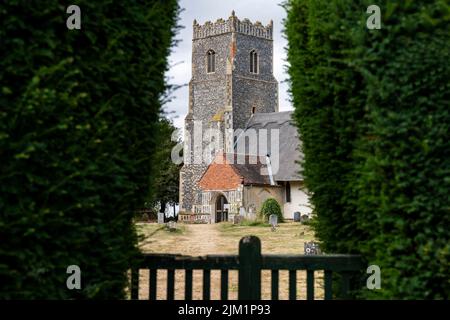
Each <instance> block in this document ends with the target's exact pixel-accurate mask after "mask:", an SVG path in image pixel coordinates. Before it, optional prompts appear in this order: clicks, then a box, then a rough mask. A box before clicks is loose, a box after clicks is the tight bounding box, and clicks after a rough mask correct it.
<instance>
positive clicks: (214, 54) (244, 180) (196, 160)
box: [179, 11, 311, 223]
mask: <svg viewBox="0 0 450 320" xmlns="http://www.w3.org/2000/svg"><path fill="white" fill-rule="evenodd" d="M291 116H292V112H279V105H278V82H277V80H276V79H275V77H274V75H273V22H272V21H271V22H270V23H269V24H268V25H266V26H264V25H262V24H261V23H260V22H256V23H252V22H250V21H249V20H248V19H244V20H240V19H238V18H237V17H236V16H235V13H234V11H233V12H232V14H231V16H230V17H229V18H228V19H227V20H223V19H219V20H217V21H216V22H214V23H212V22H209V21H208V22H206V23H205V24H203V25H200V24H198V23H197V21H194V23H193V41H192V79H191V81H190V83H189V110H188V113H187V116H186V118H185V132H184V146H185V147H184V154H183V157H184V165H183V168H182V169H181V172H180V212H179V221H185V222H203V223H216V222H221V221H227V220H232V219H234V217H236V216H238V215H240V216H245V217H247V218H250V219H251V218H255V216H256V215H257V214H258V212H259V210H260V209H261V205H262V203H263V202H264V201H265V200H266V199H268V198H275V199H276V200H277V201H278V203H279V204H280V205H281V208H282V211H283V215H284V217H285V218H287V219H292V218H293V217H294V212H299V213H300V214H301V215H305V214H306V215H309V214H310V212H311V209H310V206H309V202H308V196H307V193H306V191H305V190H304V188H303V179H302V177H301V175H300V173H299V171H300V169H301V168H300V165H299V164H298V161H299V160H300V159H301V156H302V155H301V152H300V150H299V149H300V139H299V136H298V132H297V129H296V127H295V126H294V124H293V122H292V119H291Z"/></svg>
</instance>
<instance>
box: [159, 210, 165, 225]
mask: <svg viewBox="0 0 450 320" xmlns="http://www.w3.org/2000/svg"><path fill="white" fill-rule="evenodd" d="M158 223H159V224H164V212H158Z"/></svg>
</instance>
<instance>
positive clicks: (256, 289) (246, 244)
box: [131, 236, 364, 300]
mask: <svg viewBox="0 0 450 320" xmlns="http://www.w3.org/2000/svg"><path fill="white" fill-rule="evenodd" d="M363 268H364V263H363V260H362V258H361V257H360V256H357V255H273V254H265V255H261V241H260V240H259V238H257V237H254V236H248V237H244V238H242V239H241V241H240V242H239V255H207V256H204V257H191V256H183V255H170V254H145V255H143V256H142V259H140V263H139V265H138V266H136V267H135V268H133V269H132V270H131V299H138V297H139V270H142V269H148V270H149V275H150V279H149V280H150V281H149V283H150V286H149V299H150V300H156V288H157V282H156V281H157V271H158V270H161V269H162V270H167V300H173V299H174V296H175V270H184V271H185V284H184V288H185V300H192V271H193V270H203V300H209V299H210V290H211V270H220V272H221V288H220V297H221V299H222V300H227V299H228V271H229V270H238V273H239V276H238V299H239V300H260V299H261V270H271V294H272V296H271V297H272V300H278V296H279V292H278V291H279V271H280V270H288V271H289V299H290V300H296V292H297V288H296V286H297V278H296V275H297V272H296V271H297V270H306V284H307V290H306V294H307V299H308V300H314V273H315V271H323V272H324V291H325V294H324V297H325V299H326V300H329V299H332V298H333V295H332V282H333V273H338V274H340V275H341V282H342V283H341V295H340V297H341V298H346V297H347V294H348V291H349V286H350V278H351V276H352V275H353V274H356V275H358V274H359V273H360V272H361V270H363Z"/></svg>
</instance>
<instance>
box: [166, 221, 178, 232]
mask: <svg viewBox="0 0 450 320" xmlns="http://www.w3.org/2000/svg"><path fill="white" fill-rule="evenodd" d="M167 226H168V227H169V230H170V231H173V230H175V229H176V228H177V223H176V222H175V221H169V223H167Z"/></svg>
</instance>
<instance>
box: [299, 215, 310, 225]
mask: <svg viewBox="0 0 450 320" xmlns="http://www.w3.org/2000/svg"><path fill="white" fill-rule="evenodd" d="M300 221H301V223H305V222H308V221H309V216H308V215H307V214H304V215H302V216H301V218H300Z"/></svg>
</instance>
